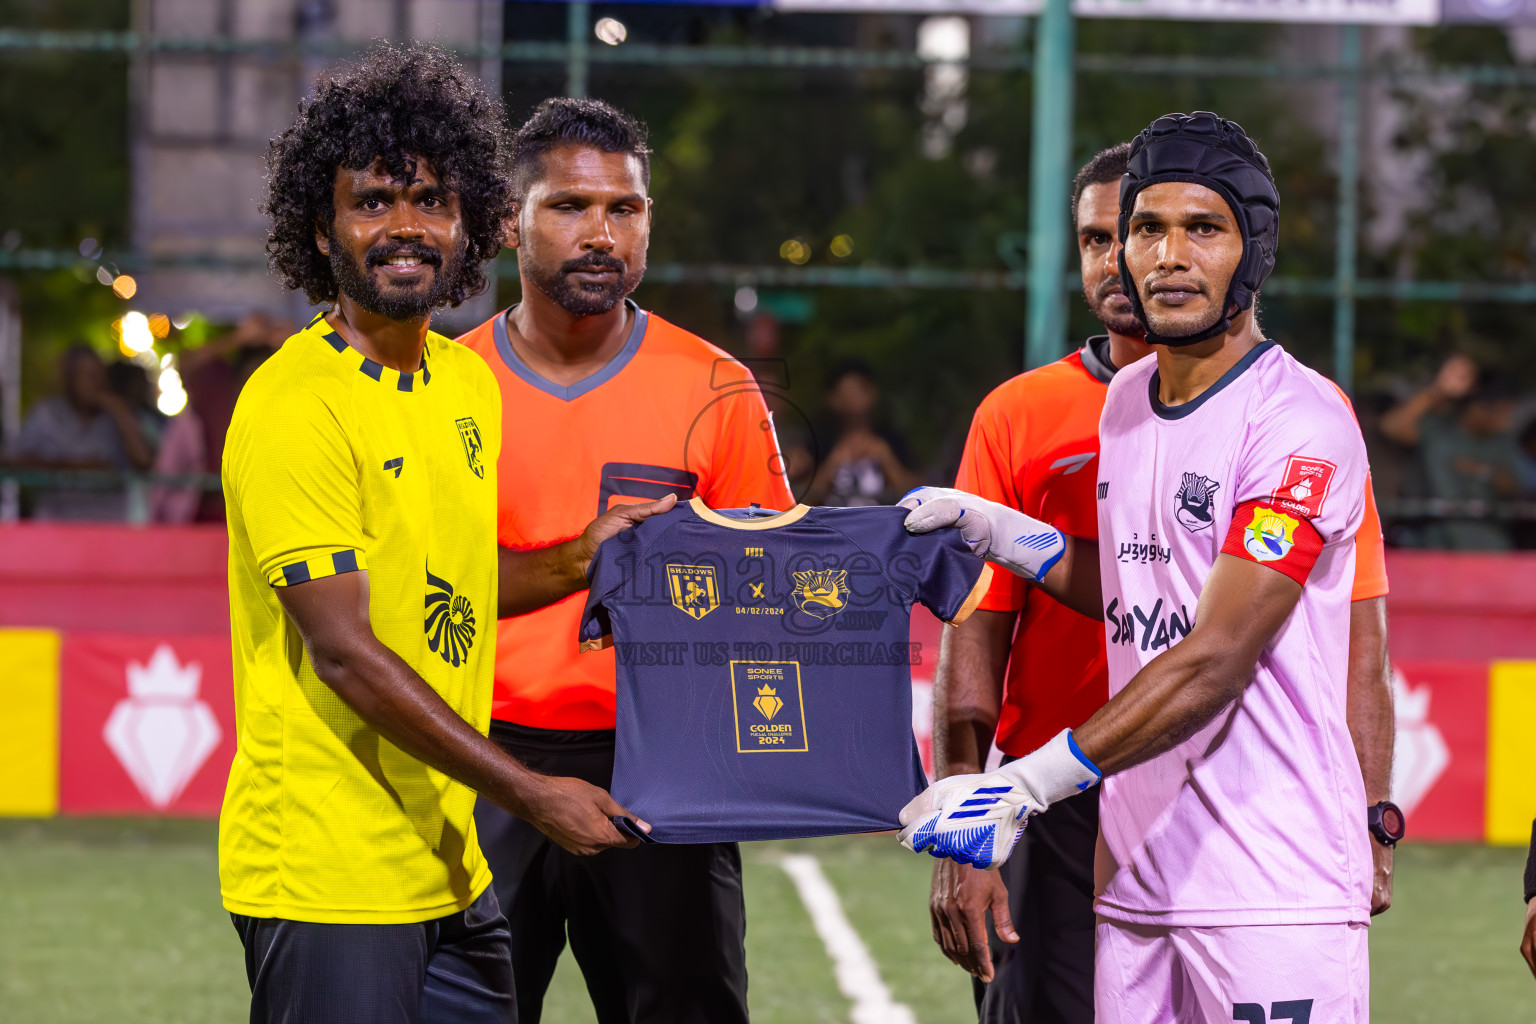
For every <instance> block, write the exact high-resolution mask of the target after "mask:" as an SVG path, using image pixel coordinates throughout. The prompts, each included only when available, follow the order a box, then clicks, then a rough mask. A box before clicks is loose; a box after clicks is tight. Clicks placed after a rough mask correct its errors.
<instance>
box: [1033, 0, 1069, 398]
mask: <svg viewBox="0 0 1536 1024" xmlns="http://www.w3.org/2000/svg"><path fill="white" fill-rule="evenodd" d="M1074 37H1075V26H1074V24H1073V21H1072V3H1071V0H1045V6H1044V7H1043V8H1042V9H1041V12H1040V20H1039V24H1038V25H1037V31H1036V34H1035V62H1034V64H1035V66H1034V93H1035V95H1034V103H1033V109H1032V111H1031V120H1030V147H1029V297H1028V302H1029V310H1028V314H1027V319H1026V321H1025V332H1024V365H1025V368H1026V369H1028V368H1032V367H1036V366H1043V365H1045V364H1046V363H1049V362H1051V361H1052V360H1054V359H1057V358H1059V357H1060V356H1061V353H1062V350H1063V348H1064V346H1065V343H1066V337H1067V293H1066V291H1065V290H1064V289H1063V288H1062V287H1061V277H1062V269H1063V268H1062V257H1063V255H1064V254H1065V252H1066V248H1067V214H1066V208H1067V188H1068V185H1069V182H1070V181H1071V163H1072V92H1073V80H1072V76H1073V72H1074V68H1073V57H1074V52H1075V50H1076V45H1075V39H1074Z"/></svg>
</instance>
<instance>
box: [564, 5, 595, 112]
mask: <svg viewBox="0 0 1536 1024" xmlns="http://www.w3.org/2000/svg"><path fill="white" fill-rule="evenodd" d="M591 21H592V10H591V4H589V3H587V0H570V3H568V4H567V5H566V8H565V41H566V45H567V46H569V47H570V49H569V51H568V52H567V54H566V58H565V94H566V95H567V96H576V97H581V96H585V95H586V94H587V62H588V58H587V33H588V32H589V31H590V30H591V26H590V22H591Z"/></svg>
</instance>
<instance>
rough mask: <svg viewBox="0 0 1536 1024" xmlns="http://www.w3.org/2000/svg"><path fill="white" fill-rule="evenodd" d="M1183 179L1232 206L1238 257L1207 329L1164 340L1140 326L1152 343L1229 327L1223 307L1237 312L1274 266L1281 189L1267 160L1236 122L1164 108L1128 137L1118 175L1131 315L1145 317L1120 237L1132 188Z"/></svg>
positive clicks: (1196, 337) (1179, 341)
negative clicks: (1127, 153)
mask: <svg viewBox="0 0 1536 1024" xmlns="http://www.w3.org/2000/svg"><path fill="white" fill-rule="evenodd" d="M1165 181H1185V182H1190V183H1192V184H1195V185H1204V186H1205V187H1206V188H1208V189H1210V190H1211V191H1213V192H1216V193H1218V194H1219V195H1220V196H1221V197H1222V198H1223V199H1225V200H1226V201H1227V205H1228V206H1229V207H1231V208H1232V213H1233V215H1234V216H1235V217H1236V218H1237V223H1238V228H1239V230H1241V232H1242V236H1243V258H1242V260H1241V261H1240V262H1239V263H1238V265H1237V269H1236V270H1235V271H1234V272H1233V274H1232V282H1231V284H1229V285H1228V286H1227V298H1226V302H1225V303H1224V304H1223V306H1222V313H1223V316H1222V318H1221V319H1220V320H1219V321H1217V322H1216V323H1215V324H1214V325H1213V326H1211V327H1210V328H1209V329H1207V330H1204V331H1201V332H1200V333H1198V334H1192V335H1190V336H1188V337H1183V338H1170V337H1166V336H1164V335H1161V334H1157V333H1155V332H1153V331H1152V329H1151V328H1150V326H1149V327H1148V329H1147V342H1148V344H1152V345H1169V346H1177V345H1193V344H1194V343H1196V342H1199V341H1205V340H1207V339H1209V338H1214V337H1216V336H1217V335H1219V334H1225V333H1226V332H1227V331H1228V330H1229V329H1230V328H1231V326H1232V320H1231V317H1230V315H1228V314H1227V311H1228V310H1230V309H1232V307H1233V306H1234V305H1235V306H1236V307H1237V312H1242V311H1243V310H1245V309H1247V308H1248V307H1249V306H1251V305H1253V297H1254V296H1255V295H1256V294H1258V291H1259V286H1260V285H1262V284H1263V283H1264V279H1265V278H1266V277H1268V276H1269V273H1270V271H1272V270H1274V269H1275V248H1276V245H1277V243H1278V241H1279V235H1280V193H1279V192H1278V191H1277V190H1276V189H1275V176H1274V175H1273V174H1272V173H1271V172H1270V170H1269V161H1268V160H1266V159H1265V158H1264V154H1263V153H1260V152H1259V149H1258V147H1257V146H1255V145H1254V144H1253V140H1252V139H1250V138H1249V137H1248V133H1247V132H1245V131H1243V128H1242V125H1240V124H1238V123H1237V122H1236V121H1228V120H1226V119H1225V118H1221V117H1217V116H1216V115H1215V114H1212V113H1211V112H1209V111H1206V110H1197V111H1196V112H1195V113H1193V114H1165V115H1163V116H1162V117H1160V118H1158V119H1157V120H1156V121H1153V122H1152V124H1151V125H1150V126H1149V127H1147V128H1144V129H1143V130H1142V132H1141V134H1140V135H1138V136H1136V139H1135V141H1133V142H1132V143H1131V158H1130V168H1129V170H1127V171H1126V172H1125V176H1124V177H1123V178H1121V179H1120V225H1119V229H1120V245H1121V249H1120V288H1121V290H1122V291H1124V292H1125V296H1126V298H1128V299H1130V300H1131V308H1132V309H1133V310H1134V311H1135V313H1136V317H1137V319H1139V320H1140V321H1141V322H1142V323H1143V324H1146V323H1147V314H1146V311H1145V310H1144V309H1143V308H1142V305H1141V295H1140V293H1138V292H1137V291H1136V282H1134V281H1132V280H1131V274H1130V271H1129V270H1128V269H1127V268H1126V265H1125V249H1124V245H1125V240H1126V238H1127V237H1128V235H1129V234H1130V224H1131V208H1132V207H1133V206H1135V204H1136V194H1137V193H1138V192H1140V191H1141V190H1142V189H1144V188H1147V187H1148V186H1149V185H1156V184H1159V183H1161V182H1165Z"/></svg>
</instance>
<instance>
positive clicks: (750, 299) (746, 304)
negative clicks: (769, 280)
mask: <svg viewBox="0 0 1536 1024" xmlns="http://www.w3.org/2000/svg"><path fill="white" fill-rule="evenodd" d="M756 308H757V289H756V288H753V287H752V286H751V285H749V284H744V285H742V286H741V287H740V288H737V289H736V311H737V312H739V313H750V312H752V311H753V310H754V309H756Z"/></svg>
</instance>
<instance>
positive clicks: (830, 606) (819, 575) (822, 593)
mask: <svg viewBox="0 0 1536 1024" xmlns="http://www.w3.org/2000/svg"><path fill="white" fill-rule="evenodd" d="M848 593H849V591H848V571H847V570H846V569H820V570H813V571H807V572H797V573H795V589H794V590H792V591H791V592H790V594H791V596H792V597H794V599H795V606H796V607H797V608H799V609H800V610H801V611H802V612H804V613H805V614H807V615H809V616H811V617H812V618H813V619H830V618H831V617H832V616H834V615H836V614H837V613H838V612H840V611H842V610H843V608H844V606H846V605H847V603H848Z"/></svg>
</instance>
